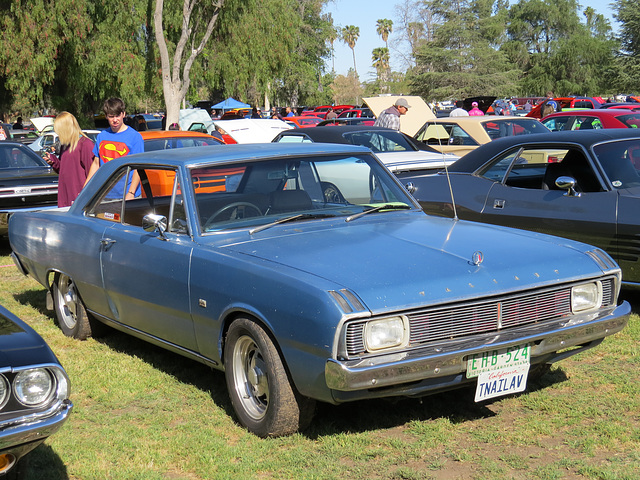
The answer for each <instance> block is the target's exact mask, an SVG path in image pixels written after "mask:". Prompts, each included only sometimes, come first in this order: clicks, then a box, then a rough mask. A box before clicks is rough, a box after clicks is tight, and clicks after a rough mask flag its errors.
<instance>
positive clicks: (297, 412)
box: [224, 318, 315, 437]
mask: <svg viewBox="0 0 640 480" xmlns="http://www.w3.org/2000/svg"><path fill="white" fill-rule="evenodd" d="M224 361H225V376H226V380H227V387H228V389H229V395H230V396H231V403H232V404H233V408H234V410H235V412H236V415H237V416H238V420H239V421H240V423H241V424H242V425H243V426H244V427H246V428H247V429H248V430H249V431H250V432H252V433H254V434H256V435H258V436H259V437H278V436H282V435H288V434H291V433H294V432H296V431H298V430H301V429H304V428H305V427H307V426H308V424H309V423H310V422H311V418H312V417H313V411H314V408H315V402H314V401H313V400H312V399H310V398H307V397H303V396H301V395H300V394H299V393H297V392H296V391H295V389H294V388H293V386H292V385H291V382H290V381H289V377H288V375H287V372H286V370H285V368H284V365H283V363H282V360H281V358H280V355H279V354H278V351H277V349H276V348H275V346H274V344H273V342H272V341H271V339H270V338H269V336H268V335H267V334H266V332H265V331H264V330H263V329H262V328H261V327H260V326H259V325H257V324H256V323H255V322H252V321H251V320H248V319H246V318H240V319H238V320H235V321H234V322H233V323H232V324H231V326H230V327H229V331H228V332H227V337H226V346H225V351H224Z"/></svg>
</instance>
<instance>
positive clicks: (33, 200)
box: [0, 141, 58, 235]
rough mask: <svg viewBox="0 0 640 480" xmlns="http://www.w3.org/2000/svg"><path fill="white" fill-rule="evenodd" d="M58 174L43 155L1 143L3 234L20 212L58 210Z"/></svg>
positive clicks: (0, 228) (0, 218)
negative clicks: (11, 218) (31, 209)
mask: <svg viewBox="0 0 640 480" xmlns="http://www.w3.org/2000/svg"><path fill="white" fill-rule="evenodd" d="M57 204H58V174H56V173H55V172H54V171H53V168H51V166H50V165H49V164H47V162H45V161H44V160H43V159H42V157H40V155H38V154H37V153H35V152H34V151H33V150H31V149H30V148H29V147H28V146H26V145H23V144H22V143H18V142H10V141H4V142H0V235H6V234H7V225H8V218H9V216H10V215H11V214H12V213H13V212H16V211H18V210H25V209H30V208H36V209H39V208H48V207H55V206H57Z"/></svg>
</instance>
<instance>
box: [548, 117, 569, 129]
mask: <svg viewBox="0 0 640 480" xmlns="http://www.w3.org/2000/svg"><path fill="white" fill-rule="evenodd" d="M571 119H572V117H555V118H549V119H548V120H545V121H544V122H542V123H543V124H544V126H545V127H547V128H548V129H549V130H551V131H552V132H560V131H562V130H567V129H568V128H569V125H571V123H572V122H570V120H571Z"/></svg>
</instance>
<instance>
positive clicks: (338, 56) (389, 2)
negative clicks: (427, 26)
mask: <svg viewBox="0 0 640 480" xmlns="http://www.w3.org/2000/svg"><path fill="white" fill-rule="evenodd" d="M579 2H580V5H582V6H583V8H586V7H592V8H593V9H594V10H595V11H596V12H597V13H601V14H603V15H604V16H605V17H607V18H608V19H609V20H610V21H611V23H612V26H613V28H614V29H615V28H616V26H615V22H614V20H613V11H612V9H611V7H610V6H609V4H610V3H611V0H579ZM399 3H400V1H399V0H330V1H329V2H328V3H327V5H326V6H325V10H324V11H325V12H328V13H331V15H332V17H333V23H334V25H336V26H340V27H344V26H346V25H355V26H357V27H359V28H360V38H359V39H358V41H357V43H356V47H355V51H356V65H357V69H358V75H359V76H360V79H361V80H372V79H373V78H375V69H374V68H373V67H372V66H371V51H372V50H373V49H374V48H376V47H384V42H383V41H382V39H381V38H380V36H379V35H378V34H377V33H376V21H377V20H378V19H380V18H388V19H390V20H392V21H393V22H394V24H397V23H398V15H397V14H396V5H398V4H399ZM393 38H394V34H393V33H392V34H391V36H390V37H389V44H390V45H389V48H390V50H391V52H390V54H391V68H392V69H393V70H399V71H404V66H403V64H402V62H401V61H400V60H399V58H400V53H399V52H397V51H394V49H393V48H392V42H393ZM334 49H335V59H334V61H335V69H336V73H338V74H342V75H346V73H347V72H348V70H349V68H353V55H352V53H351V49H350V48H349V47H348V46H347V45H346V44H344V43H342V42H340V41H336V42H335V43H334ZM328 70H331V61H330V60H329V62H328Z"/></svg>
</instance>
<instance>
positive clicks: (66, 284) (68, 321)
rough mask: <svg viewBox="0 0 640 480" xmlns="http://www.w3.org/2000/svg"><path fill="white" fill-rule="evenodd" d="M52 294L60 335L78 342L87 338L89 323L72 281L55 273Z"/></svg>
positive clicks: (89, 333) (61, 274)
mask: <svg viewBox="0 0 640 480" xmlns="http://www.w3.org/2000/svg"><path fill="white" fill-rule="evenodd" d="M52 293H53V305H54V308H55V312H56V317H57V319H58V325H59V326H60V330H62V333H64V334H65V335H66V336H67V337H73V338H76V339H78V340H86V339H87V338H89V337H90V336H91V322H90V321H89V316H88V315H87V310H86V309H85V308H84V303H82V299H81V298H80V295H79V294H78V292H77V290H76V286H75V283H74V282H73V280H72V279H71V278H70V277H68V276H67V275H65V274H63V273H56V276H55V278H54V279H53V289H52Z"/></svg>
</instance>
